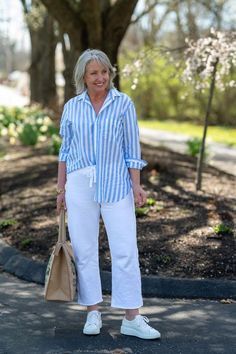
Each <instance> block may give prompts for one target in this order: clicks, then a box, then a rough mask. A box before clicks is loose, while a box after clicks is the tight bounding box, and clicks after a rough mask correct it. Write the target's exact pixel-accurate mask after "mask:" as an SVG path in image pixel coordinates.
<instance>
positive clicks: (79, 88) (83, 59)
mask: <svg viewBox="0 0 236 354" xmlns="http://www.w3.org/2000/svg"><path fill="white" fill-rule="evenodd" d="M92 60H96V61H98V62H99V63H101V64H102V65H104V66H105V67H107V68H108V70H109V78H110V80H109V89H110V88H112V87H114V84H113V79H114V77H115V69H114V68H113V66H112V65H111V62H110V60H109V58H108V56H107V55H106V54H105V53H104V52H102V51H101V50H98V49H87V50H85V51H84V52H83V53H82V54H81V55H80V57H79V59H78V60H77V63H76V65H75V69H74V82H75V88H76V93H77V95H79V94H81V93H82V92H83V91H85V89H86V86H85V83H84V75H85V71H86V66H87V64H88V63H90V62H91V61H92Z"/></svg>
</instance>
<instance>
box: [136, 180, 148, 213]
mask: <svg viewBox="0 0 236 354" xmlns="http://www.w3.org/2000/svg"><path fill="white" fill-rule="evenodd" d="M133 192H134V201H135V205H136V207H138V208H140V207H141V206H142V205H144V204H145V203H146V201H147V193H146V192H145V191H144V190H143V188H142V187H141V186H140V184H138V185H134V186H133Z"/></svg>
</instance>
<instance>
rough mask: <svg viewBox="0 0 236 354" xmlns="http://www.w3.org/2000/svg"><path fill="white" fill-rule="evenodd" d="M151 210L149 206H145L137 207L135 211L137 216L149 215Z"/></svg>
mask: <svg viewBox="0 0 236 354" xmlns="http://www.w3.org/2000/svg"><path fill="white" fill-rule="evenodd" d="M148 212H149V208H148V207H143V208H135V213H136V216H137V217H140V216H145V215H147V214H148Z"/></svg>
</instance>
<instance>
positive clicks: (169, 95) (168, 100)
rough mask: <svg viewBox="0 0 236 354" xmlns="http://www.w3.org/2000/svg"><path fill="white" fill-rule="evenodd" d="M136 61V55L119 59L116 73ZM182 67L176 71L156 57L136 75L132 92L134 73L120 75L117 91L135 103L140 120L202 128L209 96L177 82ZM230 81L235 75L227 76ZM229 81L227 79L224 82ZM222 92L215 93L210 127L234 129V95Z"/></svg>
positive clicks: (163, 59) (169, 64)
mask: <svg viewBox="0 0 236 354" xmlns="http://www.w3.org/2000/svg"><path fill="white" fill-rule="evenodd" d="M136 59H137V52H127V53H125V54H124V53H123V54H121V55H120V69H121V71H122V69H123V68H124V67H125V65H126V64H129V65H130V64H132V63H133V62H134V61H135V60H136ZM181 67H182V63H180V65H179V68H176V65H175V63H172V62H170V61H169V60H168V59H166V58H164V57H163V56H161V55H159V56H158V57H156V58H154V59H153V61H152V62H150V65H148V67H147V68H146V70H145V71H142V72H141V73H140V74H138V78H137V83H136V88H135V89H133V88H132V83H133V79H135V78H136V77H137V70H134V72H133V73H131V74H129V75H128V76H126V77H124V76H122V75H121V89H122V91H124V92H126V93H127V94H128V95H129V96H130V97H131V98H132V99H133V101H134V102H135V106H136V109H137V113H138V117H139V118H140V119H149V120H150V119H155V120H160V121H161V120H167V119H168V120H177V121H191V122H194V123H197V124H201V125H202V124H203V120H204V117H205V111H206V106H207V99H208V94H209V92H208V91H207V90H206V91H205V92H204V93H203V94H202V93H200V92H198V91H196V90H194V89H193V87H192V85H190V84H189V85H185V84H183V82H182V81H181V78H180V77H181V73H182V69H181ZM230 75H231V76H230V80H235V79H236V71H235V70H234V71H232V73H231V74H230ZM228 80H229V78H228ZM234 91H235V90H234V88H226V89H225V91H224V92H219V91H218V90H216V92H215V95H214V99H213V106H212V113H211V117H210V124H211V125H216V124H220V125H226V126H227V124H228V125H232V126H235V115H236V108H235V103H234V102H235V99H234V96H235V92H234Z"/></svg>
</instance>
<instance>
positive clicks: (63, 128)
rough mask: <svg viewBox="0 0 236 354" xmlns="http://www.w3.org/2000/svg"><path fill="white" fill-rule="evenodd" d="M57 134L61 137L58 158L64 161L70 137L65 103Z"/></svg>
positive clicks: (69, 123)
mask: <svg viewBox="0 0 236 354" xmlns="http://www.w3.org/2000/svg"><path fill="white" fill-rule="evenodd" d="M59 134H60V136H61V137H62V143H61V147H60V150H59V156H58V160H59V161H65V162H66V160H67V156H68V154H69V150H70V144H71V139H72V129H71V122H70V121H69V119H68V108H67V105H65V106H64V109H63V113H62V117H61V123H60V130H59Z"/></svg>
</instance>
